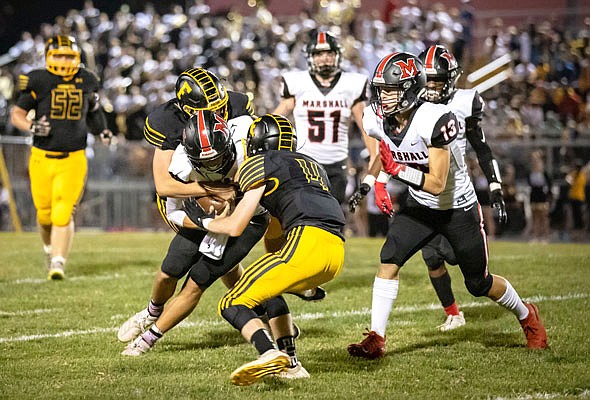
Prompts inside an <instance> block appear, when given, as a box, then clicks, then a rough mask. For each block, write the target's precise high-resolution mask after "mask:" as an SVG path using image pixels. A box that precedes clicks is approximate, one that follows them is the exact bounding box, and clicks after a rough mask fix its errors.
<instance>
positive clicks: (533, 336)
mask: <svg viewBox="0 0 590 400" xmlns="http://www.w3.org/2000/svg"><path fill="white" fill-rule="evenodd" d="M524 305H525V306H526V308H528V309H529V315H528V316H527V317H526V318H525V319H523V320H522V321H520V325H521V326H522V330H523V331H524V334H525V336H526V341H527V344H526V345H527V347H528V348H529V349H546V348H547V332H546V331H545V327H544V326H543V323H542V322H541V320H540V319H539V309H538V308H537V306H536V305H534V304H532V303H524Z"/></svg>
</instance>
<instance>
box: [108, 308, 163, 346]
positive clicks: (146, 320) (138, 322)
mask: <svg viewBox="0 0 590 400" xmlns="http://www.w3.org/2000/svg"><path fill="white" fill-rule="evenodd" d="M157 320H158V317H154V316H153V315H150V313H149V312H148V309H147V308H145V309H143V310H141V311H140V312H138V313H137V314H135V315H134V316H132V317H131V318H129V319H128V320H127V321H125V323H124V324H123V325H121V327H120V328H119V332H117V339H119V341H121V342H123V343H127V342H130V341H132V340H133V339H135V338H136V337H137V336H139V335H141V334H142V333H144V332H145V331H147V330H148V329H150V326H152V325H153V324H154V323H155V322H156V321H157Z"/></svg>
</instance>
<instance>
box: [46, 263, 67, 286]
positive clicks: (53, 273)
mask: <svg viewBox="0 0 590 400" xmlns="http://www.w3.org/2000/svg"><path fill="white" fill-rule="evenodd" d="M64 278H65V273H64V264H63V263H62V262H61V261H56V262H52V263H51V266H50V267H49V272H47V280H50V281H61V280H63V279H64Z"/></svg>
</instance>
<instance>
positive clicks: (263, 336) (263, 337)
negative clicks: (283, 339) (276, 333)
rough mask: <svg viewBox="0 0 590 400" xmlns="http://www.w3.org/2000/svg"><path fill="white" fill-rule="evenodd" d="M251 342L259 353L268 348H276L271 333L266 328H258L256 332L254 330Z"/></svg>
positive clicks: (264, 351)
mask: <svg viewBox="0 0 590 400" xmlns="http://www.w3.org/2000/svg"><path fill="white" fill-rule="evenodd" d="M250 343H252V344H253V345H254V347H256V350H258V354H264V353H266V352H267V351H268V350H272V349H274V348H275V345H274V343H273V342H272V339H271V338H270V334H269V333H268V331H267V330H266V329H258V330H257V331H256V332H254V334H253V335H252V337H251V338H250Z"/></svg>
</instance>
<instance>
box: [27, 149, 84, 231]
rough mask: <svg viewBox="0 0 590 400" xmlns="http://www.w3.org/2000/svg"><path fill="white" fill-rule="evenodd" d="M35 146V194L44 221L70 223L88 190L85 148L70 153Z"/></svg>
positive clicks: (31, 171) (31, 169)
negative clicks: (86, 186)
mask: <svg viewBox="0 0 590 400" xmlns="http://www.w3.org/2000/svg"><path fill="white" fill-rule="evenodd" d="M61 154H63V153H59V152H55V151H46V150H41V149H39V148H36V147H33V148H31V159H30V160H29V176H30V178H31V194H32V196H33V203H34V204H35V208H36V209H37V221H38V222H39V224H41V225H55V226H66V225H68V224H69V223H70V219H71V217H72V214H73V213H74V209H75V207H76V205H77V204H78V202H79V201H80V198H81V197H82V192H83V191H84V185H85V183H86V172H87V171H88V163H87V161H86V154H85V152H84V150H78V151H74V152H71V153H69V155H68V156H67V157H65V158H55V157H61Z"/></svg>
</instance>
